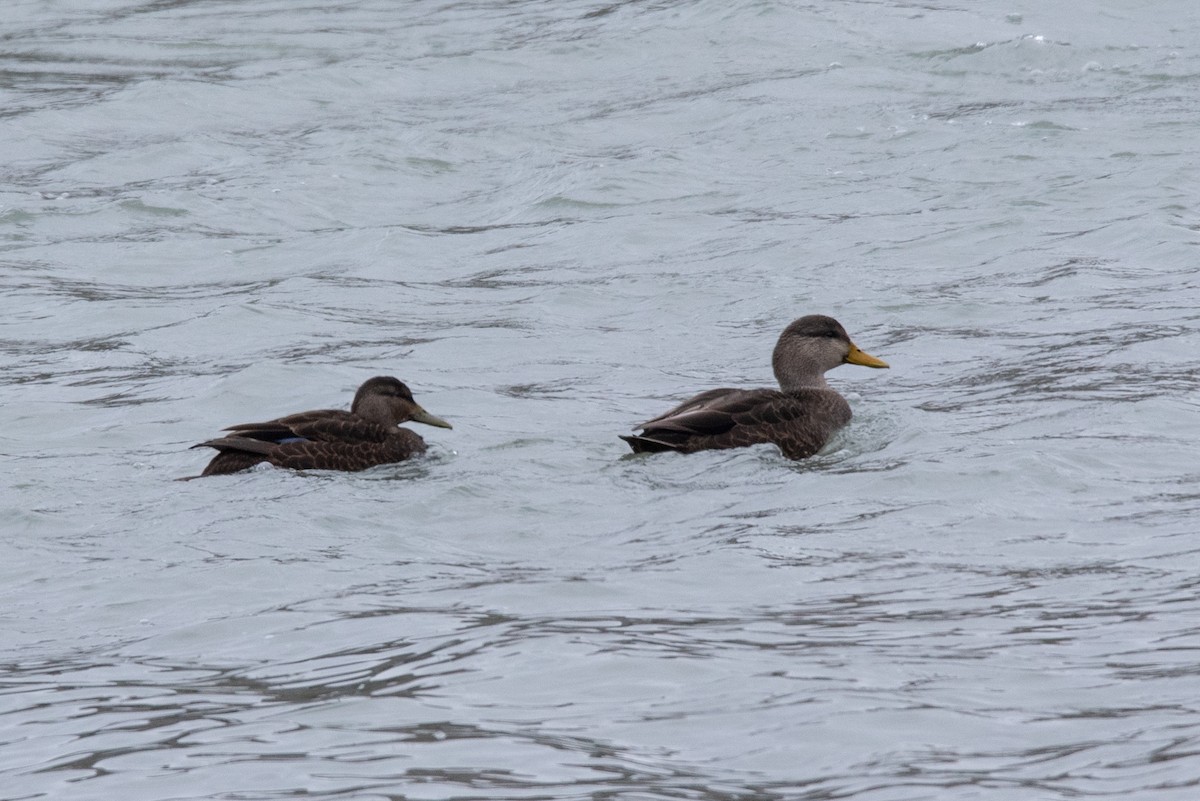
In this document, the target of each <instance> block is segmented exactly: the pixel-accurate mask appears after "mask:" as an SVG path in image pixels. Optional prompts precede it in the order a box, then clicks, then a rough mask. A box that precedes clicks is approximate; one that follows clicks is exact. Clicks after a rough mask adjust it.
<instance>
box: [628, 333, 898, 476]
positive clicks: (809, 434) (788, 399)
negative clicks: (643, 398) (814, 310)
mask: <svg viewBox="0 0 1200 801" xmlns="http://www.w3.org/2000/svg"><path fill="white" fill-rule="evenodd" d="M839 364H861V365H864V366H866V367H887V366H888V365H887V363H886V362H884V361H882V360H880V359H876V358H875V357H874V356H871V355H870V354H867V353H864V352H863V351H861V350H859V349H858V347H857V346H856V345H855V344H854V343H853V342H851V341H850V336H849V335H848V334H847V333H846V329H844V328H842V326H841V324H840V323H839V322H838V321H837V320H834V319H833V318H832V317H826V316H824V315H820V314H811V315H809V316H807V317H801V318H800V319H799V320H796V321H795V322H793V323H792V324H791V325H789V326H788V327H787V328H785V329H784V331H783V333H782V334H780V335H779V342H778V343H776V345H775V352H774V354H773V355H772V358H771V365H772V367H773V368H774V370H775V378H776V380H778V381H779V387H780V388H779V389H728V388H726V389H710V390H708V391H707V392H701V393H700V394H699V395H697V396H696V397H694V398H692V399H691V400H688V401H685V402H684V403H681V404H680V405H679V406H676V407H675V408H674V409H672V410H671V411H669V412H666V413H665V414H661V415H659V416H658V417H655V418H654V419H653V420H648V421H646V422H645V423H642V424H641V425H640V426H638V428H640V429H642V432H641V433H640V434H635V435H632V436H622V437H621V439H623V440H625V441H626V442H628V443H629V447H631V448H632V449H633V451H634V453H656V452H660V451H678V452H680V453H694V452H695V451H705V450H717V449H722V448H741V447H745V446H747V445H759V444H762V443H766V442H772V443H774V444H775V445H778V446H779V449H780V450H781V451H783V455H784V456H786V457H787V458H789V459H805V458H807V457H809V456H812V455H813V454H814V453H816V452H817V451H819V450H821V448H822V447H824V445H825V443H826V442H827V441H828V440H829V437H830V436H832V435H833V433H834V432H835V431H837V430H838V429H839V428H841V427H842V426H844V425H846V423H848V422H850V416H851V413H850V404H848V403H847V402H846V399H845V398H843V397H842V396H841V395H839V394H838V393H837V392H836V391H835V390H833V389H831V388H830V387H829V385H828V384H827V383H826V382H825V371H826V370H832V369H833V368H834V367H837V366H838V365H839Z"/></svg>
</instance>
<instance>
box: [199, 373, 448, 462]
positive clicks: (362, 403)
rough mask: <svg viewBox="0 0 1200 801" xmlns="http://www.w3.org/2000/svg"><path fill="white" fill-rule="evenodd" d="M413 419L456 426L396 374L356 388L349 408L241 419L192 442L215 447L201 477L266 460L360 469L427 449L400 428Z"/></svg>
mask: <svg viewBox="0 0 1200 801" xmlns="http://www.w3.org/2000/svg"><path fill="white" fill-rule="evenodd" d="M408 421H412V422H414V423H424V424H425V425H429V426H436V427H438V428H452V426H451V425H450V424H449V423H447V422H446V421H445V420H443V419H442V418H440V417H435V416H434V415H432V414H430V413H429V412H427V411H425V410H424V409H423V408H421V406H420V405H419V404H418V403H417V402H416V401H415V400H414V399H413V394H412V391H411V390H410V389H409V388H408V387H407V386H406V385H405V384H404V382H402V381H401V380H400V379H398V378H393V377H392V376H375V377H374V378H371V379H368V380H367V381H365V382H363V384H362V386H360V387H359V388H358V391H357V392H355V393H354V402H353V403H351V405H350V411H348V412H347V411H343V410H341V409H317V410H315V411H309V412H299V413H297V414H290V415H288V416H286V417H279V418H277V419H275V420H268V421H267V422H265V423H241V424H239V425H235V426H229V427H228V428H225V429H224V430H225V431H228V432H230V433H228V434H226V435H224V436H221V437H217V438H216V439H210V440H208V441H206V442H201V443H199V444H197V445H193V446H192V447H193V448H214V449H216V451H217V455H216V456H214V457H213V458H212V461H210V462H209V463H208V466H207V467H205V468H204V471H203V472H202V473H201V474H200V475H198V476H190V477H189V478H203V477H204V476H218V475H227V474H229V473H237V472H240V471H242V470H246V469H248V468H250V467H253V466H254V465H256V464H259V463H260V462H268V463H270V464H273V465H275V466H276V467H287V468H291V469H293V470H342V471H347V472H357V471H359V470H366V469H367V468H369V467H375V466H376V465H381V464H391V463H393V462H403V461H404V460H406V459H410V458H412V457H413V456H417V455H419V454H422V453H424V452H425V450H426V445H425V440H423V439H421V436H420V435H419V434H417V433H416V432H415V431H410V430H408V429H407V428H400V424H401V423H405V422H408Z"/></svg>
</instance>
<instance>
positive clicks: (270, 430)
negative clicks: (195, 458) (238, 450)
mask: <svg viewBox="0 0 1200 801" xmlns="http://www.w3.org/2000/svg"><path fill="white" fill-rule="evenodd" d="M225 430H226V431H230V432H232V433H231V434H230V435H228V436H227V437H226V438H245V439H252V440H260V441H263V442H272V443H289V442H294V441H298V440H307V441H310V442H342V443H353V442H383V441H384V440H386V439H387V438H388V436H389V435H390V434H392V433H393V432H394V431H395V429H389V428H387V427H385V426H382V425H380V424H378V423H373V422H371V421H370V420H364V419H363V418H361V417H359V416H358V415H356V414H353V413H351V412H347V411H343V410H341V409H319V410H316V411H311V412H300V413H298V414H291V415H288V416H287V417H280V418H278V419H276V420H268V421H266V422H265V423H240V424H238V425H235V426H228V427H227V428H226V429H225ZM214 441H215V440H214ZM204 444H208V443H204Z"/></svg>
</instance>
